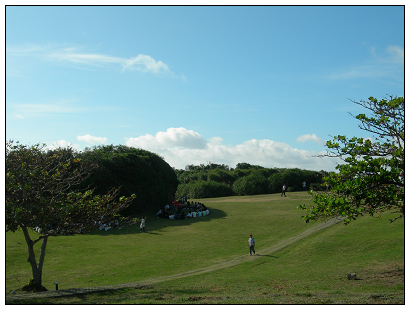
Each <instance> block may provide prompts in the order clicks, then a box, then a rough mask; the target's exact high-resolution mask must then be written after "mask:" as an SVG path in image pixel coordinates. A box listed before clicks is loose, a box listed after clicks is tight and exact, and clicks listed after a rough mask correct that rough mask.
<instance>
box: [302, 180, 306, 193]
mask: <svg viewBox="0 0 410 310" xmlns="http://www.w3.org/2000/svg"><path fill="white" fill-rule="evenodd" d="M302 185H303V190H304V191H305V190H306V182H305V181H303V183H302Z"/></svg>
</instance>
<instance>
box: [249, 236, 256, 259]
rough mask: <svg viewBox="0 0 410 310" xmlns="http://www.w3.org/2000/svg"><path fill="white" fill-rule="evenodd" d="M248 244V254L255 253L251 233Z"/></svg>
mask: <svg viewBox="0 0 410 310" xmlns="http://www.w3.org/2000/svg"><path fill="white" fill-rule="evenodd" d="M248 246H249V254H250V255H252V252H253V254H255V239H254V238H253V237H252V234H250V235H249V239H248Z"/></svg>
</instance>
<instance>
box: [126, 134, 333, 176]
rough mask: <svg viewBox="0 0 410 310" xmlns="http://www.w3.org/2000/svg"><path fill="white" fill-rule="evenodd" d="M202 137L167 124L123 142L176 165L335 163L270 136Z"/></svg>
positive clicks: (327, 166)
mask: <svg viewBox="0 0 410 310" xmlns="http://www.w3.org/2000/svg"><path fill="white" fill-rule="evenodd" d="M204 140H205V139H204V138H203V137H201V136H200V135H199V134H198V133H196V132H193V131H192V130H187V129H185V128H169V129H168V130H167V132H159V133H157V134H156V135H155V136H152V135H149V134H146V135H144V136H140V137H137V138H127V139H126V145H127V146H131V147H136V148H142V149H145V150H148V151H151V152H154V153H156V154H158V155H160V156H162V157H163V158H164V159H165V161H166V162H167V163H168V164H170V165H171V166H172V167H175V168H177V169H183V168H185V166H186V165H191V164H193V165H199V164H206V163H207V162H214V163H218V164H225V165H228V166H230V167H235V166H236V164H238V163H241V162H247V163H250V164H253V165H260V166H263V167H267V168H269V167H271V168H273V167H278V168H301V169H311V170H317V171H320V170H325V171H332V170H334V169H335V167H336V165H337V159H335V158H327V157H324V158H319V157H314V156H315V155H318V154H317V153H314V152H309V151H306V150H298V149H295V148H292V147H291V146H289V145H288V144H286V143H281V142H275V141H272V140H266V139H265V140H256V139H252V140H249V141H245V142H243V143H241V144H238V145H235V146H227V145H224V144H223V143H222V142H223V140H222V138H220V137H213V138H211V139H210V140H209V142H208V143H207V144H206V145H205V144H204V142H203V141H204ZM187 146H189V148H188V147H187Z"/></svg>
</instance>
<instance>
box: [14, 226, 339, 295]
mask: <svg viewBox="0 0 410 310" xmlns="http://www.w3.org/2000/svg"><path fill="white" fill-rule="evenodd" d="M338 222H340V220H329V221H326V222H323V223H320V224H318V225H316V226H314V227H312V228H309V229H307V230H305V231H303V232H302V233H300V234H298V235H296V236H293V237H290V238H288V239H285V240H283V241H280V242H279V243H277V244H274V245H272V246H270V247H267V248H264V249H263V250H261V251H258V253H257V254H256V255H252V256H251V255H249V254H247V255H242V256H238V257H236V258H233V259H230V260H227V261H224V262H221V263H218V264H214V265H211V266H208V267H204V268H200V269H195V270H190V271H187V272H183V273H178V274H174V275H170V276H165V277H159V278H153V279H148V280H144V281H140V282H133V283H123V284H115V285H104V286H94V287H83V288H76V289H66V290H58V291H46V292H39V293H28V294H19V295H13V294H11V295H8V296H6V303H7V301H8V300H10V301H11V300H18V299H30V298H45V297H58V296H69V295H75V294H85V293H92V292H98V291H106V290H114V289H121V288H128V287H141V286H146V285H150V284H155V283H159V282H163V281H169V280H174V279H178V278H184V277H189V276H194V275H199V274H203V273H208V272H212V271H215V270H220V269H224V268H228V267H232V266H235V265H238V264H241V263H243V262H248V261H252V260H255V259H258V257H260V256H263V255H269V254H272V253H275V252H277V251H280V250H281V249H283V248H285V247H287V246H289V245H291V244H292V243H295V242H297V241H299V240H301V239H303V238H305V237H307V236H309V235H311V234H313V233H315V232H317V231H320V230H322V229H325V228H327V227H329V226H331V225H333V224H335V223H338Z"/></svg>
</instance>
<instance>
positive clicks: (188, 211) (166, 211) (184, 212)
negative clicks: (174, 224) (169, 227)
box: [157, 199, 209, 220]
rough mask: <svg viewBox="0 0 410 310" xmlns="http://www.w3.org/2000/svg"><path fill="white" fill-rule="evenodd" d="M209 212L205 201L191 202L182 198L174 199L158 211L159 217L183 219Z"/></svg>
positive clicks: (204, 214)
mask: <svg viewBox="0 0 410 310" xmlns="http://www.w3.org/2000/svg"><path fill="white" fill-rule="evenodd" d="M208 214H209V210H208V208H207V207H206V206H205V205H204V204H203V203H200V202H195V201H191V202H190V201H185V200H184V199H181V200H179V201H177V200H174V201H173V202H172V203H170V204H167V205H166V206H165V207H164V208H161V209H159V210H158V212H157V218H169V219H172V220H178V219H180V220H183V219H185V218H193V217H200V216H206V215H208Z"/></svg>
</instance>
